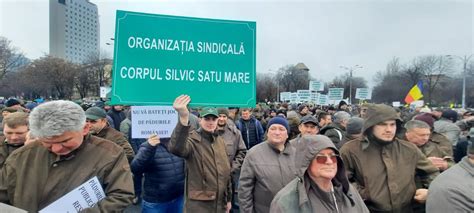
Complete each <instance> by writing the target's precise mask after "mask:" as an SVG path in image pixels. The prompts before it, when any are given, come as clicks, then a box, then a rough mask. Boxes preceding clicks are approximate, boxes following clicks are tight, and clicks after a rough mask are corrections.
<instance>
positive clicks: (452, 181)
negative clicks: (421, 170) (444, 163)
mask: <svg viewBox="0 0 474 213" xmlns="http://www.w3.org/2000/svg"><path fill="white" fill-rule="evenodd" d="M471 140H474V139H471ZM469 143H470V144H469V147H468V153H467V156H465V157H464V158H463V159H462V160H461V161H460V162H459V163H458V164H456V165H454V166H453V167H451V168H450V169H448V170H446V171H444V172H443V173H441V174H440V175H439V176H438V177H437V178H436V179H435V180H434V181H433V182H432V183H431V186H430V190H429V191H428V199H427V201H426V212H472V211H473V210H474V184H473V180H474V144H473V142H472V141H470V142H469Z"/></svg>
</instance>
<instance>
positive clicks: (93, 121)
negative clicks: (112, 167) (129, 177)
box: [86, 107, 135, 163]
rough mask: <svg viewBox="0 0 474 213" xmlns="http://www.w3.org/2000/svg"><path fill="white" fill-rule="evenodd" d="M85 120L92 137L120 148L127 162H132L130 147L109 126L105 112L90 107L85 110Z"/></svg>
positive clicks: (119, 133)
mask: <svg viewBox="0 0 474 213" xmlns="http://www.w3.org/2000/svg"><path fill="white" fill-rule="evenodd" d="M86 118H87V120H86V122H87V124H88V125H89V126H90V133H91V134H92V135H94V136H97V137H99V138H104V139H107V140H109V141H112V142H114V143H116V144H117V145H119V146H121V147H122V148H123V151H124V152H125V154H126V155H127V159H128V162H129V163H130V162H132V160H133V157H134V155H135V154H134V152H133V149H132V146H131V145H130V143H129V142H128V140H127V138H126V137H125V135H124V134H123V133H121V132H119V131H117V130H115V129H114V128H113V127H111V126H109V124H108V122H107V113H105V110H103V109H101V108H99V107H91V108H89V109H87V110H86Z"/></svg>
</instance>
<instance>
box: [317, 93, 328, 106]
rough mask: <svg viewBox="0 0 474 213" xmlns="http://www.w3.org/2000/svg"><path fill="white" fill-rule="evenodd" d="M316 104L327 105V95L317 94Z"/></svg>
mask: <svg viewBox="0 0 474 213" xmlns="http://www.w3.org/2000/svg"><path fill="white" fill-rule="evenodd" d="M317 104H318V105H322V106H327V105H328V95H323V94H320V95H319V100H318V103H317Z"/></svg>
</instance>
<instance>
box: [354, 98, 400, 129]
mask: <svg viewBox="0 0 474 213" xmlns="http://www.w3.org/2000/svg"><path fill="white" fill-rule="evenodd" d="M388 120H395V121H396V122H397V131H398V130H399V129H400V128H398V127H400V126H401V123H402V119H401V118H400V116H398V115H397V111H395V109H394V108H393V107H391V106H388V105H385V104H371V105H369V107H368V108H367V116H366V118H365V122H364V128H363V129H362V132H363V133H364V135H367V132H366V131H367V130H368V129H370V128H371V127H373V126H375V125H376V124H378V123H381V122H384V121H388Z"/></svg>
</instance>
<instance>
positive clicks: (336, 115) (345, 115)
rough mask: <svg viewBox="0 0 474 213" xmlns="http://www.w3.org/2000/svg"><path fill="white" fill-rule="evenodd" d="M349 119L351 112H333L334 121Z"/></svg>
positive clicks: (340, 121)
mask: <svg viewBox="0 0 474 213" xmlns="http://www.w3.org/2000/svg"><path fill="white" fill-rule="evenodd" d="M349 119H351V114H349V113H347V112H345V111H339V112H336V113H334V123H342V122H343V121H347V120H349Z"/></svg>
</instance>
